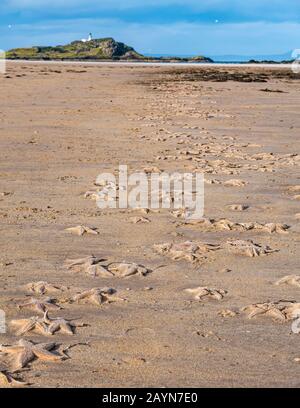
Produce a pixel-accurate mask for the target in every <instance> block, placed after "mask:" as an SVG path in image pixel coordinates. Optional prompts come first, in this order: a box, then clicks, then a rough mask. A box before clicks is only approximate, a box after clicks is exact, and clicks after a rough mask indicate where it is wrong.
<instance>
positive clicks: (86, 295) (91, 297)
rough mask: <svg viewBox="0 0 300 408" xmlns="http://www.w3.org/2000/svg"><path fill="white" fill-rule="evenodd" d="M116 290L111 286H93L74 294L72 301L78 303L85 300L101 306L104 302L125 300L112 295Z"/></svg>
mask: <svg viewBox="0 0 300 408" xmlns="http://www.w3.org/2000/svg"><path fill="white" fill-rule="evenodd" d="M115 292H116V290H115V289H111V288H93V289H90V290H85V291H84V292H81V293H78V294H77V295H75V296H73V297H72V298H71V299H70V301H71V302H76V303H80V302H81V301H84V302H85V303H91V304H93V305H97V306H101V305H102V304H103V303H111V302H115V301H117V300H124V299H122V298H118V297H115V296H112V295H113V294H114V293H115Z"/></svg>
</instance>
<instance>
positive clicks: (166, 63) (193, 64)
mask: <svg viewBox="0 0 300 408" xmlns="http://www.w3.org/2000/svg"><path fill="white" fill-rule="evenodd" d="M6 61H7V62H11V63H32V64H70V65H72V64H74V65H127V66H162V67H163V66H177V67H190V68H192V67H236V68H280V69H283V68H289V69H290V68H291V65H292V63H286V62H284V63H280V62H278V63H263V62H262V63H249V62H211V63H210V62H169V61H164V62H162V61H141V60H136V61H132V60H131V61H116V60H101V61H99V60H95V61H91V60H89V61H86V60H41V59H37V60H32V59H30V60H29V59H25V60H21V59H7V60H6Z"/></svg>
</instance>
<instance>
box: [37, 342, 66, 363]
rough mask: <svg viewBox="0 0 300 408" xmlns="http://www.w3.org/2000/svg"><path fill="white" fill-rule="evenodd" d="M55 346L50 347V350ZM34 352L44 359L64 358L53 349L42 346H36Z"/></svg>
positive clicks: (56, 359)
mask: <svg viewBox="0 0 300 408" xmlns="http://www.w3.org/2000/svg"><path fill="white" fill-rule="evenodd" d="M39 346H40V345H39ZM53 347H54V345H53V346H52V347H51V348H50V350H51V349H53ZM33 353H34V355H35V356H36V357H37V358H39V359H40V360H43V361H60V360H62V359H63V357H62V356H60V355H58V354H54V353H52V352H51V351H49V350H46V349H45V348H42V347H34V349H33Z"/></svg>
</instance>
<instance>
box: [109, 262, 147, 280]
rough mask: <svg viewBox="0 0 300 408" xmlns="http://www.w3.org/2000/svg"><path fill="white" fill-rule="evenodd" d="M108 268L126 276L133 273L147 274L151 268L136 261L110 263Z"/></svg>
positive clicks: (112, 271)
mask: <svg viewBox="0 0 300 408" xmlns="http://www.w3.org/2000/svg"><path fill="white" fill-rule="evenodd" d="M108 270H109V271H110V272H111V273H112V274H113V275H115V276H120V277H122V278H125V277H127V276H132V275H142V276H145V275H147V274H148V273H149V272H150V270H149V269H147V268H145V267H144V266H142V265H138V264H136V263H116V264H114V263H113V264H110V265H109V266H108Z"/></svg>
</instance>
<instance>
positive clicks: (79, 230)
mask: <svg viewBox="0 0 300 408" xmlns="http://www.w3.org/2000/svg"><path fill="white" fill-rule="evenodd" d="M65 231H68V232H70V233H71V234H75V235H79V236H81V235H83V234H93V235H98V234H99V232H98V231H96V229H95V228H89V227H85V226H84V225H78V226H77V227H71V228H66V230H65Z"/></svg>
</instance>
